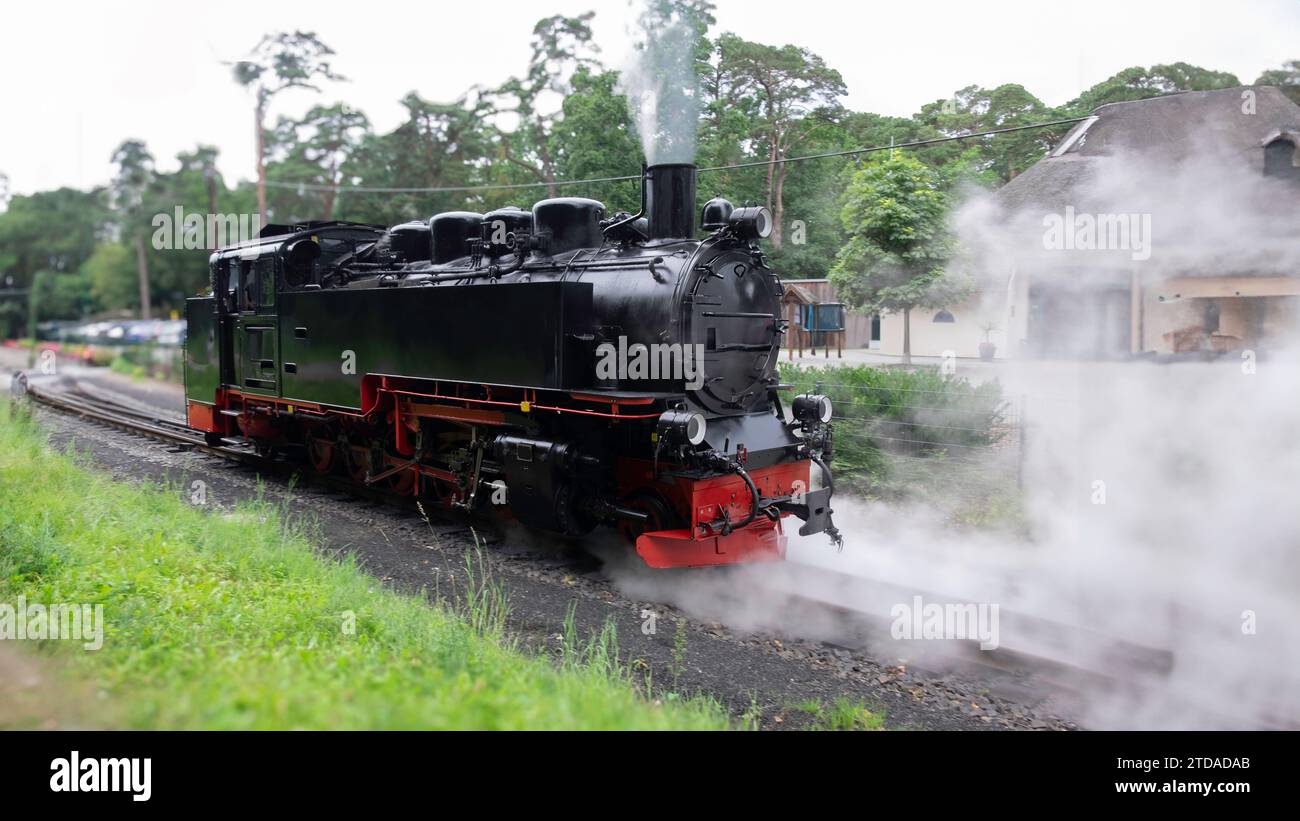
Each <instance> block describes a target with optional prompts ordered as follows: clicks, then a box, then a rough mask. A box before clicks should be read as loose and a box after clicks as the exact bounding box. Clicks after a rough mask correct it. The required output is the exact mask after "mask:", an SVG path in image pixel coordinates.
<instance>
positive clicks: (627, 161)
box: [552, 67, 641, 213]
mask: <svg viewBox="0 0 1300 821" xmlns="http://www.w3.org/2000/svg"><path fill="white" fill-rule="evenodd" d="M617 85H618V72H615V71H602V72H598V73H596V72H593V71H592V70H591V69H589V68H587V67H583V68H580V69H578V71H577V72H575V73H574V75H573V91H572V93H570V94H569V95H568V96H567V97H565V98H564V107H563V109H562V110H563V114H564V116H563V118H562V119H560V120H559V121H558V122H557V123H556V124H555V128H554V132H553V135H552V137H553V139H554V141H555V167H556V172H557V173H558V174H559V176H560V178H561V179H570V180H582V179H598V178H601V177H623V176H633V177H635V176H637V175H638V174H639V173H640V171H641V165H640V158H641V147H640V145H639V143H638V142H637V137H636V127H635V126H634V125H633V124H632V117H631V114H630V113H629V111H628V106H627V99H626V98H625V97H623V96H622V95H621V94H619V93H618V92H617V90H616V89H617ZM581 194H582V195H583V196H588V197H593V198H595V199H598V200H601V201H602V202H604V203H605V204H606V205H607V206H608V207H609V208H610V209H611V211H618V210H626V211H629V212H632V213H635V212H636V210H637V208H638V207H639V205H640V201H641V186H640V184H639V183H638V182H637V181H636V180H623V181H619V182H605V183H592V184H591V185H590V186H586V187H584V188H583V190H582V191H581Z"/></svg>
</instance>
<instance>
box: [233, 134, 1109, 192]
mask: <svg viewBox="0 0 1300 821" xmlns="http://www.w3.org/2000/svg"><path fill="white" fill-rule="evenodd" d="M1086 119H1088V118H1087V117H1071V118H1069V119H1065V120H1052V121H1051V122H1046V123H1030V124H1028V125H1015V126H1009V127H1007V128H994V129H990V130H988V131H974V132H971V133H970V134H954V135H952V136H948V137H933V138H931V139H928V140H913V141H912V142H906V143H897V144H894V145H875V146H871V147H870V148H853V149H849V150H848V151H829V152H826V153H824V154H807V155H804V156H802V157H782V158H780V159H776V160H754V161H752V162H740V163H731V164H730V165H714V166H709V167H707V168H701V169H699V173H701V174H705V173H713V172H717V171H734V170H737V169H744V168H759V167H762V166H767V165H784V164H785V163H792V162H803V161H804V160H823V159H827V158H830V157H854V156H857V155H859V154H871V153H873V152H876V151H889V150H893V149H899V148H924V147H925V146H929V145H938V144H940V143H948V142H953V141H956V140H969V139H973V138H975V137H989V136H992V135H994V134H1009V133H1011V132H1013V131H1027V130H1029V129H1034V128H1051V127H1052V126H1057V125H1067V124H1069V123H1078V122H1082V121H1084V120H1086ZM639 179H641V175H640V174H627V175H624V176H621V177H593V178H591V179H586V180H556V181H555V182H521V183H510V184H504V183H503V184H489V185H448V186H439V187H433V188H381V187H375V186H365V185H357V186H339V187H338V188H335V187H333V186H330V185H323V184H321V183H306V182H303V183H300V182H281V181H279V180H267V182H266V184H267V185H268V186H270V187H272V188H297V189H300V190H303V191H338V192H340V193H342V192H344V191H351V192H353V193H358V194H444V193H469V192H474V191H511V190H520V189H526V188H549V187H550V186H556V187H560V186H567V185H593V184H595V183H601V182H626V181H628V180H639ZM249 184H250V185H251V184H252V183H249Z"/></svg>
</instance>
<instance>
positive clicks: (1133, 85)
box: [1065, 63, 1241, 116]
mask: <svg viewBox="0 0 1300 821" xmlns="http://www.w3.org/2000/svg"><path fill="white" fill-rule="evenodd" d="M1239 85H1241V81H1240V80H1238V79H1237V77H1236V75H1234V74H1230V73H1228V72H1226V71H1211V70H1209V69H1205V68H1201V67H1200V66H1193V65H1190V64H1188V63H1169V64H1166V65H1157V66H1152V67H1151V68H1149V69H1147V68H1143V67H1142V66H1134V67H1132V68H1126V69H1124V70H1123V71H1121V72H1119V73H1118V74H1115V75H1114V76H1113V77H1109V78H1107V79H1106V80H1103V81H1102V82H1100V83H1098V84H1097V85H1095V86H1093V87H1092V88H1090V89H1088V90H1087V91H1085V92H1083V93H1082V94H1080V95H1079V96H1078V97H1077V98H1075V99H1074V100H1071V101H1070V102H1069V103H1067V104H1066V106H1065V109H1066V110H1067V111H1068V112H1070V113H1071V114H1072V115H1073V116H1083V115H1085V114H1088V113H1090V112H1092V111H1093V110H1095V109H1096V108H1097V107H1098V106H1102V105H1105V104H1107V103H1119V102H1126V101H1128V100H1145V99H1146V98H1148V97H1159V96H1160V95H1162V94H1173V93H1175V92H1179V91H1213V90H1215V89H1221V88H1235V87H1237V86H1239Z"/></svg>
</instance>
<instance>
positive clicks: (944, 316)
mask: <svg viewBox="0 0 1300 821" xmlns="http://www.w3.org/2000/svg"><path fill="white" fill-rule="evenodd" d="M933 321H934V322H956V321H957V317H955V316H953V315H952V314H950V313H949V312H947V311H940V312H939V313H937V314H935V315H934V320H933Z"/></svg>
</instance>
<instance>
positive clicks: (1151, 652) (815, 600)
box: [15, 380, 1205, 710]
mask: <svg viewBox="0 0 1300 821" xmlns="http://www.w3.org/2000/svg"><path fill="white" fill-rule="evenodd" d="M67 381H69V382H71V384H70V385H66V386H60V387H53V386H50V385H49V384H46V383H44V382H43V383H42V384H40V385H27V384H24V385H23V386H22V388H21V389H17V390H16V391H15V392H16V393H20V394H21V393H25V394H26V396H27V397H28V398H30V399H31V400H33V401H34V402H36V403H38V404H40V405H42V406H44V407H46V408H49V409H51V410H54V411H57V412H60V413H65V414H69V415H72V416H77V417H80V418H82V419H86V420H90V421H93V422H97V423H100V424H104V425H108V426H111V427H114V428H117V429H119V430H124V431H127V432H131V433H134V434H137V435H140V436H145V437H149V438H152V439H155V440H158V441H162V442H166V443H169V444H172V445H174V446H176V447H178V448H182V449H186V450H193V451H196V452H200V453H206V454H210V455H213V456H216V457H220V458H223V459H229V460H234V461H238V462H241V463H244V464H247V465H250V466H252V467H254V468H256V469H258V470H259V471H267V472H271V473H274V474H279V475H281V476H285V477H286V478H287V477H288V476H290V475H292V474H299V475H305V480H306V482H307V483H309V484H311V485H313V486H317V487H325V488H328V489H329V490H331V491H338V492H341V493H344V494H348V495H351V496H354V497H361V498H364V499H368V500H370V501H377V502H383V503H387V504H390V505H395V506H397V507H399V508H404V509H406V510H414V508H415V500H414V499H413V498H411V497H403V496H398V495H397V494H394V493H391V492H388V491H387V490H386V489H384V488H381V487H360V486H358V485H357V484H356V483H354V482H352V481H350V480H348V479H346V478H345V477H341V476H332V475H321V474H316V473H314V472H311V471H303V470H301V465H298V464H296V463H293V462H289V461H285V460H277V459H275V458H273V457H267V456H263V455H260V454H258V453H257V452H256V451H254V450H253V449H252V448H251V447H249V446H246V445H243V444H239V443H227V444H220V445H212V444H209V443H207V442H206V441H205V440H204V438H203V436H202V435H201V434H197V433H195V432H194V431H192V430H191V429H189V428H188V427H187V426H186V425H185V424H184V423H183V422H182V421H180V419H179V417H177V416H171V417H169V416H167V415H164V414H161V413H159V412H158V410H157V409H156V408H150V407H148V406H146V405H144V404H143V403H135V402H130V401H124V399H123V398H122V397H117V396H108V395H105V394H104V393H103V392H100V391H97V390H95V389H94V388H88V387H86V386H83V385H81V384H79V383H76V382H75V381H72V380H67ZM429 513H430V514H431V515H432V516H433V517H434V521H433V522H431V525H433V526H435V528H436V530H437V532H438V534H439V535H440V536H455V535H457V534H459V533H463V534H464V535H465V536H467V537H468V535H469V532H470V529H469V527H468V526H467V525H466V522H465V518H464V514H461V515H455V514H453V513H452V512H450V511H447V512H443V511H434V510H430V511H429ZM475 533H476V534H478V535H480V536H482V535H485V534H486V535H487V536H488V538H487V539H486V540H485V541H487V542H488V543H492V542H495V541H499V539H500V532H499V531H498V530H497V529H496V528H495V527H493V523H492V522H491V521H488V520H482V521H480V520H479V519H478V518H476V520H475ZM781 569H782V572H780V573H772V574H763V576H762V578H761V579H760V580H759V582H758V585H759V587H760V588H761V589H763V590H764V591H765V593H766V594H767V595H770V596H771V597H772V598H773V601H774V602H779V603H780V606H781V607H782V608H783V609H785V610H787V611H802V612H804V613H806V614H814V615H815V617H816V618H815V621H816V622H817V623H818V624H819V625H820V627H819V628H818V629H817V630H816V635H806V636H800V637H799V638H803V639H810V640H814V641H820V642H823V643H825V644H827V645H830V646H832V647H841V648H847V649H850V650H854V651H865V652H870V653H873V654H875V655H877V656H893V657H898V656H900V648H903V650H902V653H904V654H906V655H907V656H908V657H909V659H910V660H909V662H908V663H909V664H912V665H914V666H916V667H918V668H920V669H924V670H929V671H933V672H957V673H959V674H964V673H972V674H975V675H978V676H981V677H1002V678H1005V677H1012V678H1021V679H1023V678H1032V680H1033V681H1034V682H1035V687H1048V688H1052V689H1057V690H1063V691H1069V692H1074V693H1095V692H1097V691H1098V690H1107V691H1112V692H1113V691H1116V690H1117V689H1127V690H1129V691H1131V692H1139V691H1140V690H1142V689H1146V688H1151V687H1154V686H1156V685H1158V683H1159V682H1160V680H1161V679H1162V678H1163V677H1164V676H1166V675H1167V674H1168V673H1169V672H1170V671H1171V670H1172V669H1173V667H1174V664H1175V658H1174V656H1173V654H1172V653H1170V652H1169V651H1167V650H1162V649H1159V648H1152V647H1146V646H1143V645H1139V644H1135V643H1132V642H1128V641H1124V640H1120V639H1115V638H1113V637H1110V636H1106V635H1103V634H1101V633H1098V632H1096V631H1092V630H1088V629H1086V628H1082V627H1079V626H1076V625H1068V624H1063V623H1060V622H1056V621H1053V620H1050V619H1045V618H1041V617H1038V616H1034V615H1030V614H1025V613H1016V612H1009V611H1007V610H1001V611H1000V614H999V618H1000V634H1001V636H1000V644H999V646H998V647H997V648H996V649H992V650H981V649H980V648H979V644H978V641H976V640H952V641H944V642H911V643H908V642H903V643H898V642H892V641H891V640H890V639H889V635H890V622H891V619H890V617H889V615H888V614H889V612H890V609H891V607H892V605H894V604H896V603H900V602H911V601H912V600H913V597H914V596H917V595H920V596H921V597H922V598H923V599H924V600H925V601H927V602H947V601H956V600H957V599H953V598H952V597H944V596H942V595H937V594H931V593H927V592H924V591H918V590H916V589H912V588H909V587H904V586H901V585H897V584H891V583H887V582H882V581H878V580H873V579H867V578H863V577H860V576H852V575H849V574H844V573H840V572H837V571H834V570H829V569H825V568H819V567H815V566H811V565H804V564H797V563H794V562H788V563H786V564H784V565H782V566H781ZM887 642H888V643H887ZM930 645H942V646H941V647H938V648H936V647H933V646H930ZM936 650H937V652H934V651H936ZM1196 707H1197V709H1199V710H1205V706H1204V705H1196Z"/></svg>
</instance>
